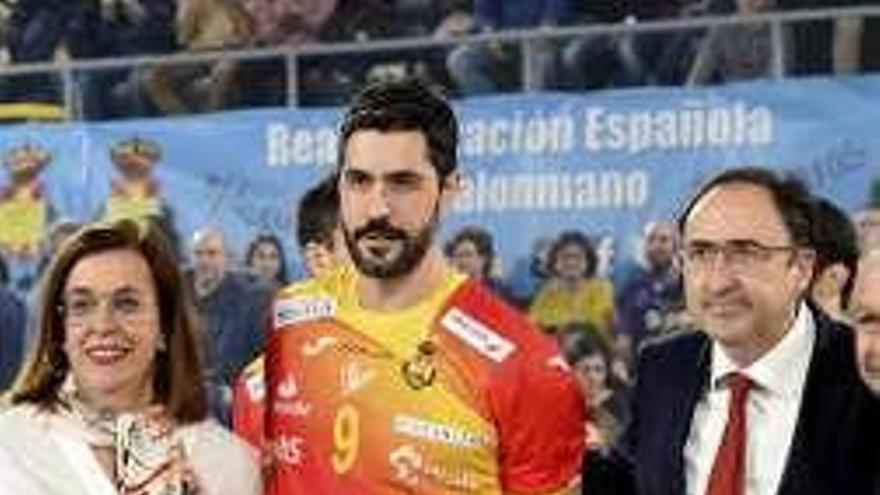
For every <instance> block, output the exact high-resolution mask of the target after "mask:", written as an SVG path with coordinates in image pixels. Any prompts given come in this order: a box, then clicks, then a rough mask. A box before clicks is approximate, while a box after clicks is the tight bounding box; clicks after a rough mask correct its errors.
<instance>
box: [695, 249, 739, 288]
mask: <svg viewBox="0 0 880 495" xmlns="http://www.w3.org/2000/svg"><path fill="white" fill-rule="evenodd" d="M702 276H703V286H704V287H705V288H706V289H707V290H708V291H709V292H710V293H712V294H717V293H723V292H726V291H728V290H730V289H731V288H732V287H733V286H735V285H736V281H737V278H736V274H735V273H734V271H733V270H732V269H731V266H730V263H728V261H727V258H726V257H725V256H723V255H721V253H719V254H718V255H717V256H715V257H713V258H712V260H711V261H710V262H709V263H708V264H707V265H706V267H705V268H704V271H703V274H702Z"/></svg>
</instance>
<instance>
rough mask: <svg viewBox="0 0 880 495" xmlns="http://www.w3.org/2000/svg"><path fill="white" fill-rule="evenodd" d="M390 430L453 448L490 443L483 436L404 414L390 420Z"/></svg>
mask: <svg viewBox="0 0 880 495" xmlns="http://www.w3.org/2000/svg"><path fill="white" fill-rule="evenodd" d="M391 430H392V431H393V432H394V433H396V434H399V435H405V436H408V437H411V438H418V439H420V440H425V441H428V442H432V443H442V444H446V445H452V446H455V447H468V448H475V447H482V446H486V445H489V444H490V443H491V442H490V441H489V439H487V438H486V436H485V435H481V434H479V433H474V432H472V431H468V430H466V429H464V428H458V427H454V426H449V425H446V424H443V423H440V422H437V421H431V420H428V419H424V418H417V417H414V416H409V415H406V414H397V415H395V416H394V417H393V418H392V420H391Z"/></svg>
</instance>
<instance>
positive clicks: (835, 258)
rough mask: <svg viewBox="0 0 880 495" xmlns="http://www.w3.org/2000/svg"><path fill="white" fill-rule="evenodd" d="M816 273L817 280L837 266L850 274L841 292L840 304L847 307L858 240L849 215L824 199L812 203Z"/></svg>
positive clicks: (857, 253)
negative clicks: (830, 268) (826, 271)
mask: <svg viewBox="0 0 880 495" xmlns="http://www.w3.org/2000/svg"><path fill="white" fill-rule="evenodd" d="M814 215H815V221H814V222H813V228H814V232H815V236H816V241H815V250H816V269H815V275H816V276H818V275H819V274H821V273H822V271H824V270H825V269H826V268H828V267H829V266H831V265H834V264H837V263H840V264H842V265H843V266H844V267H846V269H847V270H848V271H849V277H848V278H847V280H846V282H844V284H843V287H842V288H841V293H840V300H841V304H842V306H843V307H844V308H845V307H846V306H847V305H848V303H849V297H850V295H851V294H852V290H853V284H854V283H855V278H856V271H857V270H858V265H859V238H858V235H857V233H856V227H855V225H853V222H852V220H850V218H849V215H847V214H846V212H844V211H843V210H841V209H840V208H839V207H838V206H837V205H835V204H834V203H833V202H832V201H830V200H829V199H827V198H823V197H817V198H816V199H815V212H814Z"/></svg>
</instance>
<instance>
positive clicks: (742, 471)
mask: <svg viewBox="0 0 880 495" xmlns="http://www.w3.org/2000/svg"><path fill="white" fill-rule="evenodd" d="M814 211H815V210H814V206H813V202H812V200H811V198H810V194H809V192H808V191H807V190H806V188H805V187H804V186H803V185H802V184H800V183H799V182H798V181H797V180H795V179H793V178H790V177H788V176H783V175H780V174H778V173H777V172H775V171H772V170H769V169H762V168H738V169H729V170H726V171H723V172H721V173H720V174H719V175H717V176H715V177H713V178H711V179H710V180H709V181H708V182H707V183H706V184H705V185H703V186H702V187H701V188H700V189H699V190H698V191H697V193H696V194H695V195H694V197H693V198H692V199H691V200H690V201H689V202H688V203H687V204H686V206H685V208H684V210H683V212H682V214H681V216H680V217H679V221H678V227H679V233H680V235H681V239H682V249H681V254H680V255H681V262H682V273H683V278H684V287H685V296H686V299H687V307H688V311H689V312H690V313H691V314H692V316H693V317H694V319H695V320H696V323H697V327H698V328H700V329H701V331H699V332H691V333H683V334H678V335H672V336H669V337H667V338H663V339H660V340H657V341H654V342H651V343H648V344H647V345H646V346H645V347H644V348H643V350H642V352H641V353H640V355H639V358H638V362H637V376H638V381H637V384H636V387H635V394H634V396H635V400H634V410H633V418H634V421H633V422H632V424H631V425H630V428H629V430H628V431H627V433H626V435H625V439H624V441H623V444H622V445H621V449H620V452H619V453H620V454H622V455H621V456H620V457H621V460H622V461H623V464H622V465H623V466H624V467H626V468H627V470H628V471H627V474H631V475H632V476H633V478H632V479H633V481H634V483H635V485H636V486H637V488H638V491H639V493H640V494H645V495H654V494H681V493H687V494H699V495H703V494H706V495H718V494H737V495H745V494H748V495H770V494H779V495H787V494H791V495H794V494H798V495H803V494H835V493H870V488H869V486H870V482H871V481H870V477H871V476H872V473H873V471H874V470H876V466H877V461H878V458H877V444H878V442H877V440H876V439H877V438H878V430H877V428H878V426H880V419H878V417H877V411H876V406H875V405H872V399H871V398H870V394H869V393H868V391H867V389H866V388H865V387H864V386H863V385H862V384H861V383H860V381H859V377H858V374H857V372H856V365H855V362H854V358H853V353H852V345H853V334H852V331H851V329H850V328H848V327H846V326H844V325H842V324H838V323H834V322H832V321H831V320H830V319H828V318H827V317H825V316H824V315H823V314H822V313H820V312H819V311H815V310H814V309H812V308H811V307H810V306H808V305H807V303H806V302H805V301H806V293H807V291H808V288H809V285H810V279H811V276H812V272H813V268H814V262H815V251H814V249H813V246H814V235H813V230H814V229H813V228H812V220H813V212H814Z"/></svg>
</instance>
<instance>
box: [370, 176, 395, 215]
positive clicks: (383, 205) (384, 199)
mask: <svg viewBox="0 0 880 495" xmlns="http://www.w3.org/2000/svg"><path fill="white" fill-rule="evenodd" d="M390 213H391V206H390V204H389V198H388V190H387V188H386V187H385V186H383V185H382V184H378V183H377V184H375V185H374V186H373V187H372V188H370V191H369V194H368V196H367V214H368V215H369V216H370V218H385V217H387V216H388V215H389V214H390Z"/></svg>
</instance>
